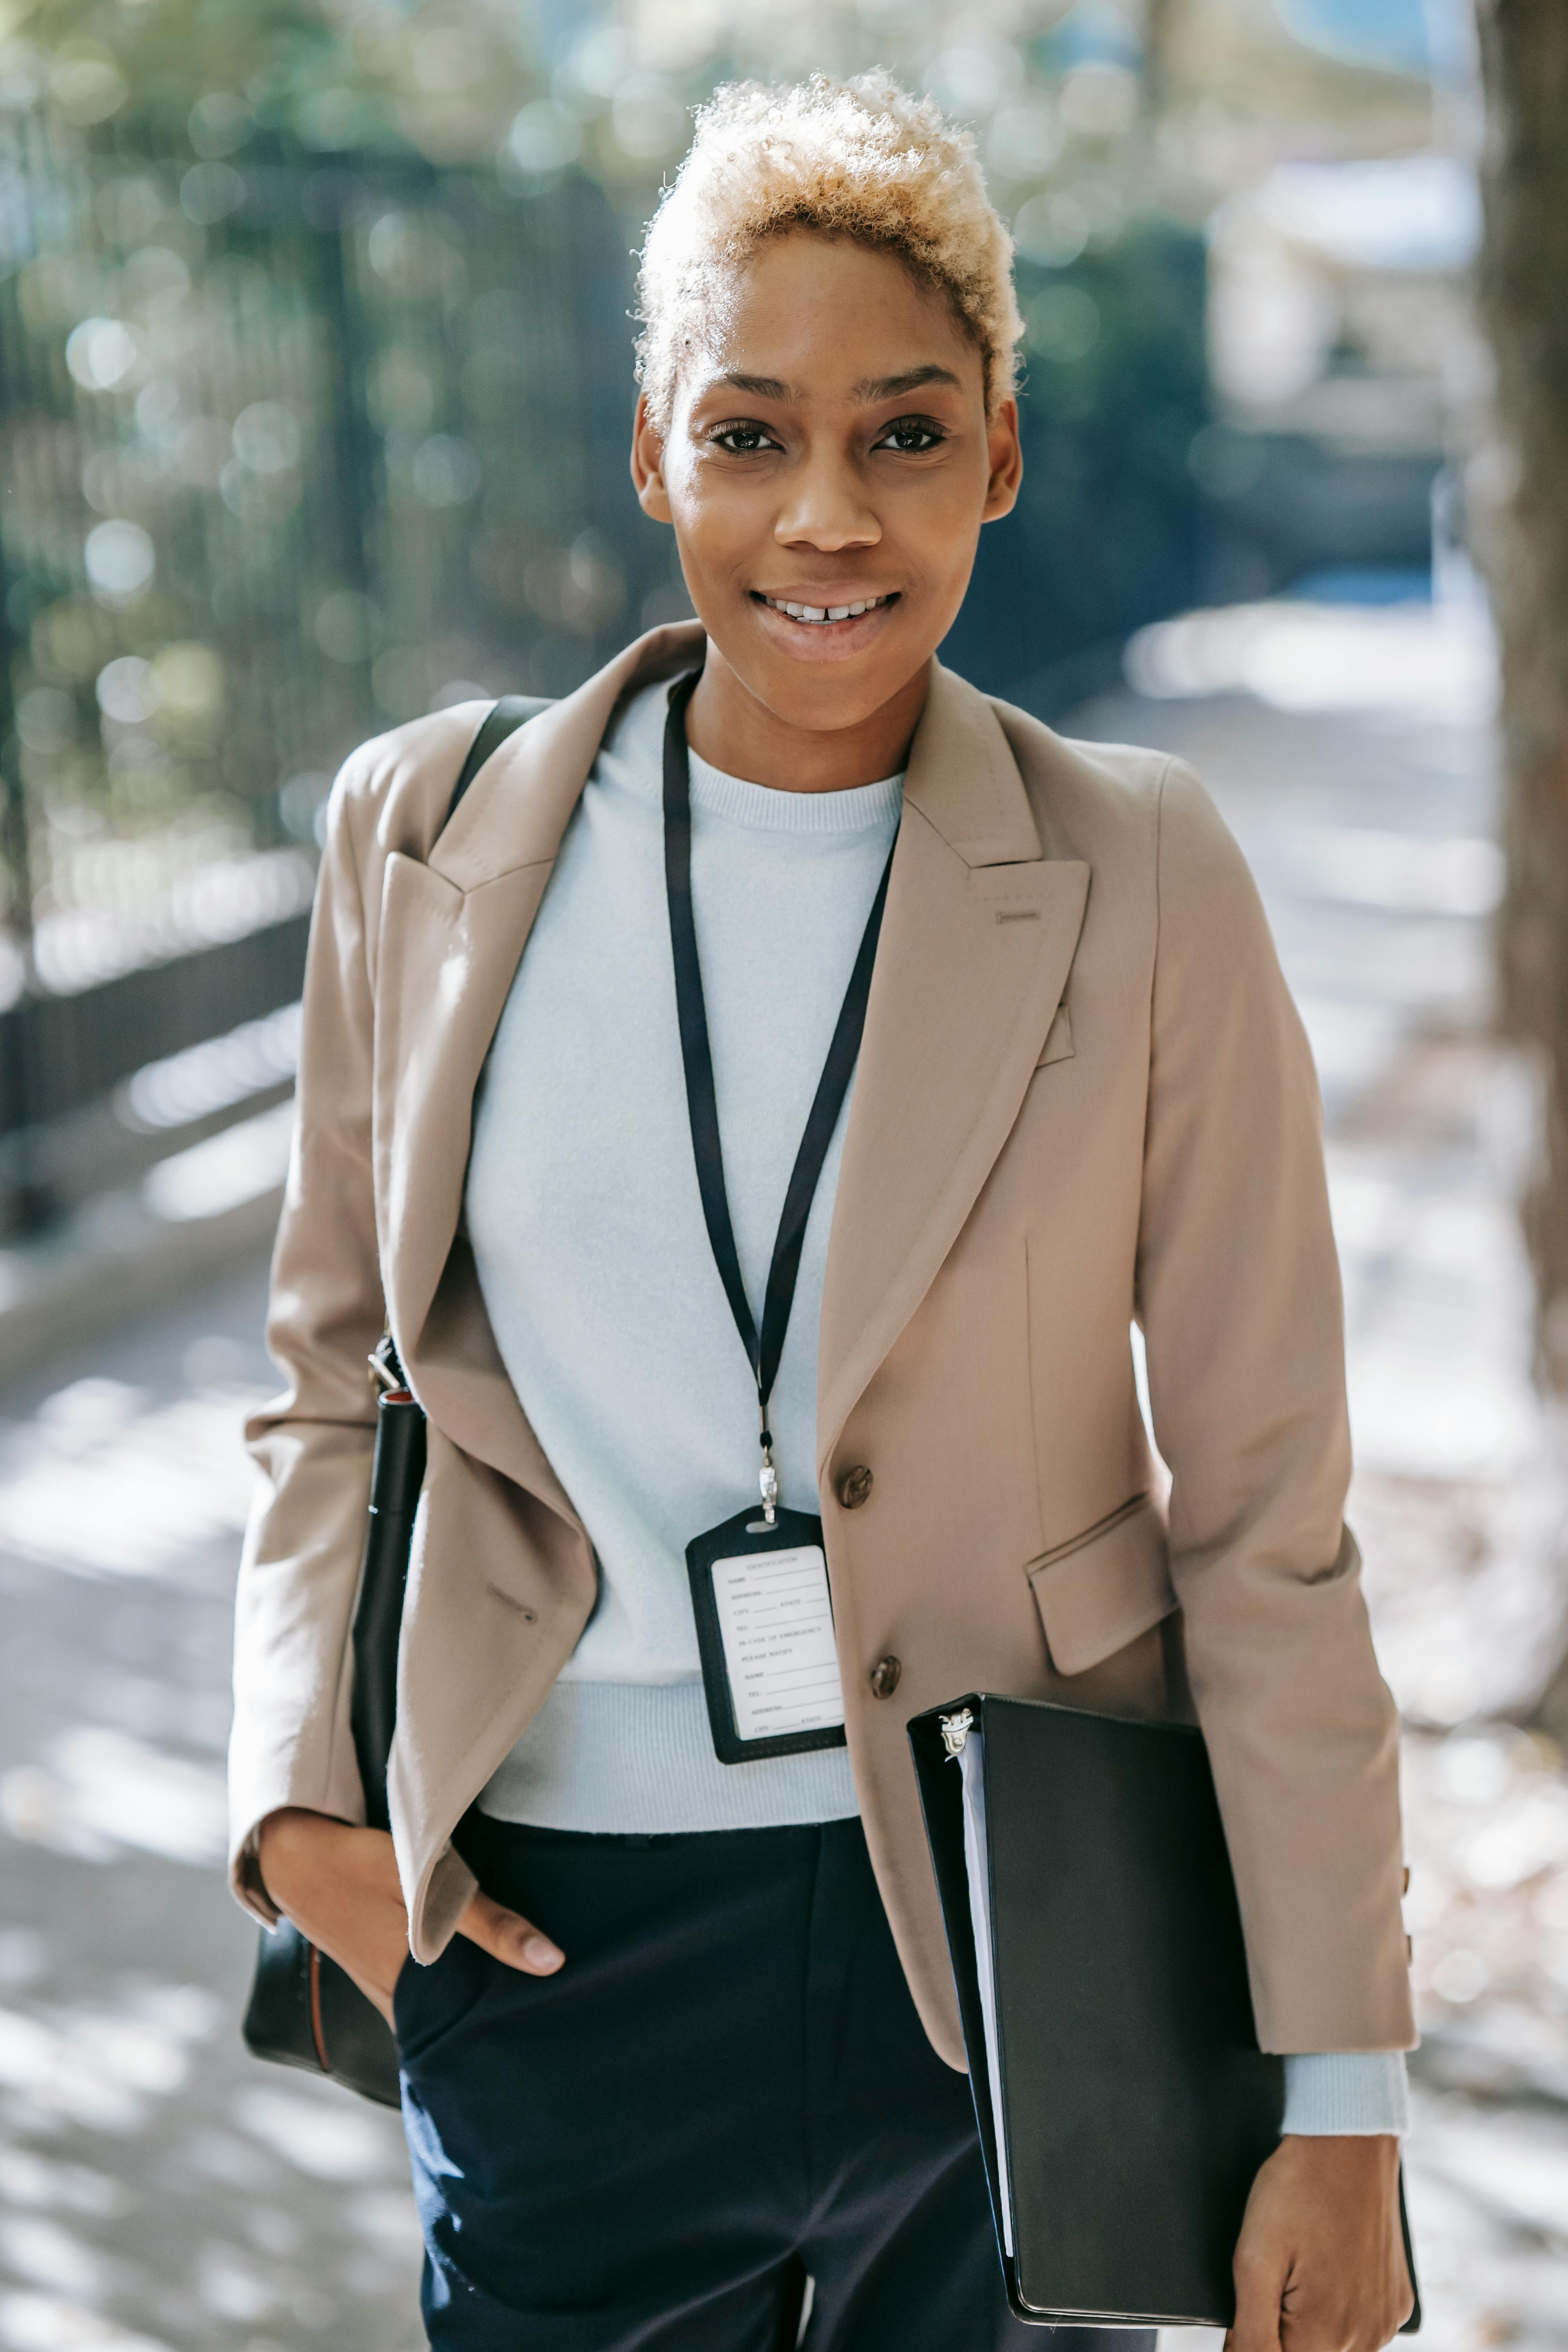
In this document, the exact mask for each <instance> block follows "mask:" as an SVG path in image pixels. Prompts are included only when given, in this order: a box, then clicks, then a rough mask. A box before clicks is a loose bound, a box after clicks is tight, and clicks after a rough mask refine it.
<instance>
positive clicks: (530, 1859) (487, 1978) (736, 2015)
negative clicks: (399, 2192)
mask: <svg viewBox="0 0 1568 2352" xmlns="http://www.w3.org/2000/svg"><path fill="white" fill-rule="evenodd" d="M458 1843H459V1845H460V1846H461V1848H462V1851H463V1853H465V1855H466V1856H467V1858H468V1862H469V1863H470V1864H471V1865H472V1867H473V1868H474V1870H475V1872H476V1873H477V1874H478V1877H479V1883H480V1885H482V1886H483V1887H484V1888H485V1890H486V1892H487V1893H489V1894H490V1895H494V1896H495V1897H496V1899H497V1901H499V1902H500V1903H504V1904H506V1905H508V1906H510V1907H511V1908H513V1909H516V1910H519V1911H521V1912H522V1913H523V1914H524V1915H525V1916H527V1917H529V1918H531V1919H532V1920H533V1921H534V1922H535V1923H536V1924H537V1925H538V1926H539V1927H542V1928H543V1929H544V1930H545V1931H546V1933H547V1934H549V1935H550V1936H552V1937H554V1939H555V1940H556V1942H557V1943H558V1944H559V1945H560V1946H561V1948H562V1949H563V1951H564V1953H565V1954H566V1962H565V1966H564V1967H563V1969H561V1970H560V1971H559V1972H558V1974H556V1975H555V1976H553V1977H544V1978H536V1977H527V1976H523V1975H521V1974H520V1973H518V1972H517V1971H516V1970H514V1969H507V1968H504V1967H502V1966H501V1965H500V1963H499V1962H497V1961H495V1960H492V1959H491V1958H489V1956H488V1955H487V1954H486V1953H484V1952H481V1951H480V1950H479V1948H478V1947H477V1946H475V1945H473V1944H471V1943H469V1942H468V1940H467V1939H466V1938H465V1937H457V1938H456V1939H455V1940H454V1941H453V1943H452V1944H451V1945H450V1946H449V1948H447V1951H446V1952H445V1953H444V1954H443V1955H442V1957H441V1958H440V1959H439V1960H437V1962H436V1963H435V1965H434V1966H433V1967H431V1968H428V1969H422V1968H417V1967H415V1966H414V1965H413V1964H412V1963H410V1964H409V1965H408V1966H407V1967H406V1968H405V1969H404V1971H403V1975H402V1977H401V1979H400V1980H399V1983H398V1987H397V1995H396V2017H397V2034H398V2042H399V2046H400V2049H401V2052H402V2057H403V2065H404V2118H405V2126H406V2129H407V2135H408V2145H409V2149H410V2153H411V2156H412V2158H413V2168H414V2184H415V2191H416V2197H417V2200H418V2205H419V2212H420V2220H421V2223H422V2226H423V2229H424V2232H425V2244H426V2263H425V2284H424V2294H423V2309H424V2314H425V2324H426V2330H427V2332H428V2336H429V2339H430V2343H431V2345H432V2346H434V2347H438V2348H439V2352H448V2347H449V2348H450V2352H792V2347H794V2346H795V2343H796V2341H797V2337H798V2336H799V2330H800V2323H801V2316H802V2307H803V2300H804V2299H805V2295H806V2293H807V2281H808V2280H809V2282H810V2288H809V2301H810V2315H809V2318H808V2319H807V2320H806V2322H805V2336H804V2338H801V2339H800V2340H802V2341H803V2343H804V2345H805V2347H807V2352H1006V2348H1007V2347H1011V2352H1022V2347H1026V2346H1030V2347H1040V2346H1041V2345H1042V2341H1043V2338H1044V2336H1046V2334H1047V2331H1042V2330H1040V2329H1038V2328H1033V2327H1024V2326H1020V2324H1019V2323H1018V2322H1017V2321H1016V2320H1015V2319H1013V2318H1012V2316H1011V2315H1010V2314H1009V2313H1008V2311H1007V2307H1006V2301H1005V2295H1004V2293H1003V2289H1002V2282H1001V2273H1000V2268H999V2265H998V2263H997V2258H996V2250H995V2245H994V2237H993V2231H992V2224H991V2216H990V2210H989V2207H988V2204H987V2200H986V2192H985V2181H984V2170H983V2168H982V2164H981V2159H980V2149H979V2142H978V2139H977V2137H976V2134H975V2129H974V2117H973V2108H972V2106H971V2104H970V2095H969V2085H968V2084H967V2082H966V2081H965V2079H964V2078H963V2076H962V2075H960V2074H954V2073H952V2070H951V2069H950V2068H949V2067H947V2066H944V2065H943V2064H942V2061H941V2060H940V2059H939V2058H938V2057H937V2056H936V2054H935V2053H934V2052H933V2051H932V2049H931V2045H930V2043H929V2042H927V2040H926V2038H925V2035H924V2033H923V2032H922V2031H921V2025H920V2022H919V2020H918V2019H917V2017H916V2015H915V2011H914V2005H913V2003H912V2002H911V2000H910V1995H909V1991H908V1989H907V1987H906V1986H905V1983H904V1979H903V1974H902V1971H901V1969H900V1966H899V1962H898V1958H897V1955H896V1953H895V1951H894V1948H893V1941H892V1937H891V1935H890V1934H889V1929H888V1924H887V1919H886V1916H885V1915H884V1913H883V1910H882V1906H881V1902H880V1899H879V1895H878V1893H877V1887H876V1882H875V1880H874V1879H873V1877H872V1874H871V1868H870V1864H869V1861H868V1857H867V1853H866V1842H865V1838H864V1836H863V1834H862V1832H861V1829H860V1824H859V1823H858V1822H828V1823H826V1824H825V1825H824V1826H822V1827H820V1828H799V1829H773V1830H739V1831H721V1832H702V1833H700V1834H691V1835H681V1836H668V1837H588V1836H578V1835H574V1834H568V1833H565V1832H559V1831H553V1830H534V1829H521V1828H518V1827H516V1826H515V1825H513V1824H511V1823H509V1822H494V1821H489V1820H487V1819H486V1818H485V1817H483V1816H482V1815H479V1814H475V1815H473V1816H471V1817H470V1818H469V1820H468V1822H466V1823H465V1824H464V1826H463V1829H462V1830H461V1832H459V1836H458ZM1056 2332H1057V2333H1058V2334H1059V2335H1063V2336H1083V2338H1084V2347H1085V2352H1088V2347H1089V2345H1090V2344H1091V2343H1092V2345H1093V2347H1095V2352H1153V2335H1152V2331H1127V2332H1125V2333H1124V2334H1122V2335H1121V2337H1120V2339H1118V2338H1117V2337H1115V2336H1110V2335H1108V2334H1107V2333H1106V2331H1103V2330H1099V2329H1097V2330H1094V2331H1092V2333H1091V2332H1090V2331H1087V2330H1078V2329H1062V2330H1058V2331H1056ZM1063 2352H1067V2347H1063Z"/></svg>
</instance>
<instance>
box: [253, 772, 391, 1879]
mask: <svg viewBox="0 0 1568 2352" xmlns="http://www.w3.org/2000/svg"><path fill="white" fill-rule="evenodd" d="M373 748H374V747H371V746H367V747H365V750H364V751H361V752H357V753H355V754H354V756H353V759H351V760H350V761H349V762H348V764H347V766H346V767H345V768H344V770H343V772H342V774H341V775H340V776H339V778H338V781H337V783H336V785H335V786H334V788H333V792H332V795H331V802H330V803H329V806H328V818H327V838H326V845H325V849H324V854H323V857H322V863H321V875H320V878H319V881H318V884H317V891H316V902H315V909H314V913H313V915H312V918H311V923H310V946H309V950H308V952H307V955H306V962H305V988H304V1010H303V1019H302V1023H301V1031H300V1069H299V1079H298V1087H297V1094H296V1116H295V1129H294V1140H293V1149H292V1152H291V1154H290V1160H289V1175H288V1181H287V1185H286V1189H285V1192H284V1201H283V1213H282V1221H281V1223H280V1225H279V1233H278V1241H277V1246H276V1250H275V1253H274V1256H273V1264H272V1290H271V1305H270V1311H269V1315H268V1330H267V1341H268V1349H269V1351H270V1353H271V1355H272V1358H273V1360H274V1361H275V1362H276V1363H277V1364H278V1366H279V1370H281V1371H282V1373H283V1375H284V1377H285V1380H286V1381H287V1383H288V1385H287V1387H286V1389H285V1390H284V1392H283V1394H282V1395H281V1396H279V1397H278V1398H277V1399H276V1400H275V1401H274V1402H272V1403H270V1404H268V1406H266V1407H265V1408H264V1409H263V1410H262V1411H261V1412H258V1413H257V1414H255V1415H254V1417H253V1418H252V1419H251V1420H250V1421H249V1422H248V1423H247V1427H246V1437H247V1444H248V1445H249V1449H250V1452H251V1454H252V1456H253V1457H254V1459H255V1461H256V1463H257V1465H258V1469H259V1471H260V1474H261V1475H260V1478H259V1481H258V1492H257V1496H256V1500H255V1504H254V1507H253V1508H252V1511H251V1516H250V1523H249V1527H248V1529H247V1536H246V1542H245V1549H244V1554H243V1557H242V1560H241V1564H240V1570H239V1583H238V1590H237V1596H236V1619H235V1664H234V1706H235V1712H234V1728H233V1733H232V1737H231V1740H230V1747H229V1814H230V1854H231V1864H230V1867H231V1873H232V1878H233V1884H234V1887H235V1891H236V1893H237V1895H238V1896H239V1899H240V1900H241V1902H243V1903H244V1904H246V1905H247V1907H248V1908H249V1909H251V1910H253V1911H255V1912H256V1913H257V1914H258V1916H260V1917H262V1918H265V1919H267V1920H268V1921H271V1920H272V1919H274V1918H275V1917H276V1916H277V1913H276V1908H275V1906H273V1905H272V1903H271V1902H270V1900H269V1898H268V1895H267V1890H266V1888H265V1886H264V1885H263V1884H262V1882H261V1878H260V1874H259V1871H258V1867H257V1864H256V1857H255V1851H254V1847H255V1833H256V1831H257V1829H258V1826H259V1824H260V1822H262V1820H263V1819H264V1818H265V1817H266V1815H267V1814H268V1813H269V1812H272V1811H275V1810H276V1809H277V1808H278V1807H279V1806H283V1805H302V1806H307V1807H309V1808H310V1810H312V1811H317V1812H322V1813H330V1814H333V1815H335V1816H337V1817H338V1818H339V1819H341V1820H342V1821H346V1822H363V1819H364V1799H363V1791H362V1790H361V1787H360V1780H359V1773H358V1769H357V1767H356V1765H355V1761H354V1753H353V1738H352V1735H351V1732H350V1727H349V1699H350V1672H351V1664H352V1650H351V1647H350V1633H351V1628H352V1623H353V1606H354V1600H355V1595H356V1592H357V1589H358V1584H359V1576H360V1569H361V1565H362V1561H363V1550H364V1531H365V1519H366V1512H367V1507H368V1504H369V1499H370V1474H371V1459H372V1454H373V1450H374V1441H375V1397H374V1390H373V1387H372V1382H371V1376H370V1372H369V1369H368V1366H367V1363H366V1358H367V1357H368V1355H369V1353H370V1350H371V1349H373V1348H374V1346H375V1344H376V1342H377V1340H378V1339H380V1337H381V1333H382V1330H383V1328H384V1310H383V1304H382V1287H381V1274H380V1267H379V1263H378V1257H377V1249H376V1227H375V1200H374V1185H373V1181H372V1167H371V1059H372V995H371V983H370V974H369V971H368V969H367V962H366V953H367V940H366V927H365V920H364V909H363V901H362V879H361V877H362V873H363V861H362V856H361V848H360V845H359V843H358V842H357V840H356V835H357V834H358V833H359V832H360V831H361V829H362V828H363V827H365V826H367V825H368V824H370V823H371V821H372V817H373V814H374V813H373V812H372V811H371V810H370V809H369V807H368V802H369V794H368V792H367V791H366V789H365V787H366V784H367V782H368V777H367V775H366V772H365V760H366V752H367V751H371V750H372V749H373Z"/></svg>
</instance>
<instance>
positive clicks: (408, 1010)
mask: <svg viewBox="0 0 1568 2352" xmlns="http://www.w3.org/2000/svg"><path fill="white" fill-rule="evenodd" d="M702 643H703V639H702V634H701V631H700V629H698V628H696V627H695V626H687V627H680V628H670V629H659V630H656V631H654V632H653V633H652V634H651V635H649V636H647V637H644V638H641V639H639V640H638V641H637V644H636V645H634V646H630V647H628V649H627V650H626V653H624V654H623V655H621V656H619V657H618V659H616V661H614V662H612V663H611V664H610V665H609V666H608V667H606V668H605V669H603V670H601V671H600V672H599V673H598V674H597V676H596V677H592V678H590V679H589V680H588V681H587V683H586V684H585V685H584V686H582V687H580V688H578V689H577V691H576V693H574V694H572V695H569V696H568V697H567V698H565V699H564V700H563V701H562V702H559V703H555V704H552V706H551V708H550V709H547V710H544V711H542V712H541V713H540V714H539V715H538V717H536V718H534V719H529V720H528V721H527V722H526V724H525V725H523V726H522V727H521V728H520V729H519V730H517V731H516V733H515V734H513V735H511V736H509V737H508V739H507V740H506V741H505V742H504V743H503V744H502V745H501V747H500V750H499V751H496V752H495V753H494V754H493V755H492V757H491V758H490V759H489V761H487V762H486V764H485V766H484V767H483V768H482V769H481V770H480V772H479V775H478V776H477V777H476V778H475V779H474V782H473V783H472V784H471V785H470V786H469V788H468V792H467V793H466V794H465V795H464V798H463V800H462V801H461V803H459V805H458V810H457V812H456V814H455V815H454V816H453V818H452V821H451V823H450V824H448V825H446V826H445V828H444V829H440V830H439V831H438V834H437V839H436V840H435V842H434V845H433V846H432V847H431V848H430V850H429V852H428V856H427V859H426V860H423V861H422V860H421V859H419V858H417V857H414V856H406V855H405V854H403V853H401V852H398V851H395V852H393V854H392V855H391V856H389V857H388V859H387V862H386V867H385V874H384V883H383V889H382V905H381V923H380V931H379V939H378V946H377V955H376V1007H375V1074H374V1120H373V1125H374V1136H373V1151H374V1163H375V1178H376V1196H377V1201H378V1204H379V1213H380V1219H381V1229H382V1231H381V1240H382V1262H383V1265H384V1266H385V1268H386V1274H387V1291H388V1298H387V1304H388V1307H389V1310H390V1313H391V1317H392V1323H393V1328H394V1331H395V1334H396V1336H397V1341H398V1348H399V1352H400V1353H402V1354H404V1356H405V1361H406V1362H407V1363H408V1364H409V1366H410V1369H411V1370H416V1371H417V1370H418V1368H419V1367H420V1363H421V1341H422V1339H424V1337H425V1335H426V1326H427V1323H428V1322H429V1320H430V1318H431V1308H432V1306H433V1304H434V1302H435V1300H436V1297H437V1291H438V1289H439V1288H440V1286H441V1282H442V1277H443V1275H444V1274H445V1273H446V1271H447V1263H448V1260H449V1259H450V1258H451V1256H452V1252H453V1244H454V1241H455V1240H456V1239H457V1237H458V1225H459V1221H460V1218H461V1214H462V1205H463V1186H464V1182H465V1181H466V1178H467V1174H468V1147H469V1143H470V1141H471V1138H472V1130H473V1112H474V1095H475V1089H476V1087H478V1085H479V1079H480V1076H481V1074H482V1072H483V1069H484V1064H485V1056H486V1055H487V1054H488V1053H489V1047H490V1041H491V1039H492V1038H493V1036H494V1035H495V1032H496V1024H497V1023H498V1022H499V1021H500V1016H501V1012H502V1010H503V1008H504V1006H505V1003H506V1000H507V996H508V993H509V992H510V987H511V983H512V980H513V977H514V976H515V974H516V971H517V966H518V961H519V959H520V957H521V954H522V951H523V949H524V947H525V946H526V945H527V942H528V936H529V933H530V931H531V929H532V926H533V920H534V917H535V916H536V915H537V913H538V911H539V905H540V901H541V899H542V897H543V895H544V887H545V885H546V883H547V882H548V881H549V879H550V874H551V868H552V865H553V863H554V858H555V854H556V851H557V850H558V848H559V847H560V845H561V838H562V835H563V833H564V832H565V830H566V826H567V824H568V822H569V820H570V818H571V815H572V812H573V810H574V808H575V807H576V805H577V802H578V800H579V798H580V797H581V795H582V791H583V787H584V783H585V782H586V781H587V777H588V772H589V770H590V769H591V768H592V766H593V763H594V759H595V754H596V752H597V751H598V748H599V745H600V742H601V741H602V740H603V739H604V735H605V730H606V728H607V727H608V725H609V722H610V719H611V718H612V716H613V715H614V712H615V709H616V704H617V703H618V702H619V701H620V700H621V698H622V697H623V696H624V695H625V694H626V693H627V692H629V691H631V690H633V689H635V688H638V687H641V686H643V685H646V684H648V683H650V682H651V681H652V680H654V679H656V678H658V677H663V676H673V675H674V674H675V673H676V672H677V671H678V670H680V669H682V668H689V667H691V666H692V663H693V661H694V660H696V659H698V658H700V653H701V647H702ZM437 825H439V815H437ZM464 1255H465V1262H466V1253H465V1254H464ZM460 1319H465V1320H466V1319H467V1318H460ZM441 1320H442V1322H443V1325H444V1326H445V1325H446V1323H447V1321H448V1320H449V1318H447V1317H446V1316H443V1317H442V1318H441ZM469 1344H470V1346H471V1344H472V1340H471V1335H470V1343H469ZM489 1352H493V1342H491V1343H490V1349H489ZM494 1369H495V1370H498V1371H499V1370H500V1360H499V1358H498V1359H496V1362H495V1366H494ZM432 1370H433V1371H434V1367H432ZM436 1384H437V1385H439V1384H440V1382H439V1380H437V1383H436ZM506 1418H507V1421H508V1423H509V1426H510V1421H511V1419H512V1418H513V1416H512V1415H510V1414H509V1415H507V1416H506ZM468 1419H469V1416H468V1414H465V1415H464V1422H465V1427H466V1426H467V1423H468ZM515 1419H516V1423H517V1429H516V1430H515V1431H513V1432H512V1438H513V1441H514V1442H513V1443H512V1444H510V1445H508V1446H507V1447H506V1449H505V1450H506V1451H507V1453H508V1454H509V1457H510V1458H509V1459H508V1460H506V1461H505V1462H498V1463H497V1464H496V1466H497V1467H498V1468H504V1469H506V1470H507V1471H508V1472H509V1474H510V1475H513V1476H521V1478H522V1483H524V1484H526V1485H528V1486H531V1487H532V1488H533V1490H534V1491H535V1492H538V1493H542V1494H543V1495H544V1496H545V1497H546V1499H547V1500H550V1501H552V1503H554V1504H555V1505H556V1507H564V1498H563V1496H560V1489H559V1486H558V1484H557V1482H556V1480H555V1478H554V1476H553V1474H552V1472H551V1471H550V1470H549V1467H548V1465H547V1464H546V1463H545V1462H544V1457H543V1454H542V1452H541V1451H540V1449H539V1447H538V1445H537V1443H536V1442H535V1441H534V1440H533V1439H532V1437H531V1433H529V1432H528V1431H527V1428H526V1424H525V1423H523V1421H522V1416H521V1410H519V1411H518V1412H516V1414H515ZM493 1450H494V1449H493V1447H491V1448H488V1449H487V1451H488V1452H493ZM520 1457H521V1458H520ZM536 1457H537V1458H536ZM525 1472H526V1475H524V1474H525ZM558 1497H559V1500H557V1498H558ZM567 1515H568V1516H570V1511H569V1507H567Z"/></svg>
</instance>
